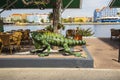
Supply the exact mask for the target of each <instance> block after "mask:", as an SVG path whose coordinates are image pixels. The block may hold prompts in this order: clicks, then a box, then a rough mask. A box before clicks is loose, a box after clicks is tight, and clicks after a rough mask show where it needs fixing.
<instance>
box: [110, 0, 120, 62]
mask: <svg viewBox="0 0 120 80" xmlns="http://www.w3.org/2000/svg"><path fill="white" fill-rule="evenodd" d="M109 7H110V8H120V0H111V2H110V4H109ZM118 62H120V40H119V55H118Z"/></svg>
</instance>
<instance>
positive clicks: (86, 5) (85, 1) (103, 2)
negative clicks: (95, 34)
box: [1, 0, 111, 18]
mask: <svg viewBox="0 0 120 80" xmlns="http://www.w3.org/2000/svg"><path fill="white" fill-rule="evenodd" d="M110 1H111V0H82V7H81V8H78V9H66V10H65V11H64V12H63V13H62V17H64V18H66V17H78V16H79V17H83V16H84V17H92V16H93V12H94V10H95V9H97V8H99V9H101V8H102V7H104V6H108V5H109V3H110ZM50 12H52V10H51V9H44V10H39V9H24V10H23V9H19V10H8V11H5V12H3V13H2V14H1V16H2V17H7V16H9V15H10V14H13V13H33V14H35V13H40V14H44V13H50Z"/></svg>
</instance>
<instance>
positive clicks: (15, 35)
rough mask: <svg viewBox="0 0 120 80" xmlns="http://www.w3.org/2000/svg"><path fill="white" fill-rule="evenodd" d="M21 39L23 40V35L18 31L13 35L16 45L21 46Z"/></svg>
mask: <svg viewBox="0 0 120 80" xmlns="http://www.w3.org/2000/svg"><path fill="white" fill-rule="evenodd" d="M21 39H22V33H21V32H19V31H16V32H14V33H13V35H12V40H13V41H14V43H16V44H18V45H20V42H21Z"/></svg>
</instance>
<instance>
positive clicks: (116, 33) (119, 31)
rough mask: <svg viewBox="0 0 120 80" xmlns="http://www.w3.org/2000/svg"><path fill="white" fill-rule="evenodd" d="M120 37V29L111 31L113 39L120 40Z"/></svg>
mask: <svg viewBox="0 0 120 80" xmlns="http://www.w3.org/2000/svg"><path fill="white" fill-rule="evenodd" d="M119 36H120V29H111V39H112V38H113V37H115V38H119Z"/></svg>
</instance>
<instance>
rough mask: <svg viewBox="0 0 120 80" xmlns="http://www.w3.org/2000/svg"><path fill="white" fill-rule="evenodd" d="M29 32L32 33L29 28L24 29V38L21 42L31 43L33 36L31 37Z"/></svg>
mask: <svg viewBox="0 0 120 80" xmlns="http://www.w3.org/2000/svg"><path fill="white" fill-rule="evenodd" d="M29 34H30V30H29V29H27V30H24V31H22V40H21V43H24V44H25V43H28V44H31V38H30V35H29Z"/></svg>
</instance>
